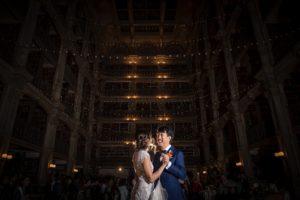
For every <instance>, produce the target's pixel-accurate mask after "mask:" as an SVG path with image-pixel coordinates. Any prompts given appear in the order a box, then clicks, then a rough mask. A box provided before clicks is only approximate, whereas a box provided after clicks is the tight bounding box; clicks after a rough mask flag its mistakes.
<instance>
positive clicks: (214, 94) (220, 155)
mask: <svg viewBox="0 0 300 200" xmlns="http://www.w3.org/2000/svg"><path fill="white" fill-rule="evenodd" d="M207 26H208V25H207V21H205V22H204V23H203V37H204V46H205V51H206V52H207V56H206V62H205V68H206V69H208V78H209V87H210V97H211V103H212V109H213V118H214V123H213V126H214V129H213V130H214V134H215V138H216V144H217V159H218V161H223V160H224V138H223V130H222V129H220V128H219V120H220V118H219V96H218V91H217V87H216V80H215V70H214V67H213V66H212V62H211V56H210V52H211V44H210V42H209V40H207V39H205V38H209V35H208V30H207Z"/></svg>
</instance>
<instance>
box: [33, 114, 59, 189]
mask: <svg viewBox="0 0 300 200" xmlns="http://www.w3.org/2000/svg"><path fill="white" fill-rule="evenodd" d="M57 126H58V119H57V109H53V110H52V112H51V113H50V114H49V115H48V119H47V129H46V133H45V137H44V144H43V150H42V153H41V156H40V162H39V171H38V183H39V185H46V184H47V173H48V164H49V162H51V161H52V159H53V158H52V156H53V151H54V146H55V138H56V129H57Z"/></svg>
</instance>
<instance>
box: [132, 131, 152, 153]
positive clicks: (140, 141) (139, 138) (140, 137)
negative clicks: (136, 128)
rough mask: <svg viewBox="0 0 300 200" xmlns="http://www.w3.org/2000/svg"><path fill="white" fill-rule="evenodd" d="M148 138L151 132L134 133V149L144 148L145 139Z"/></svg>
mask: <svg viewBox="0 0 300 200" xmlns="http://www.w3.org/2000/svg"><path fill="white" fill-rule="evenodd" d="M149 138H151V133H146V132H139V133H136V135H135V143H136V149H146V148H147V142H146V140H147V139H149Z"/></svg>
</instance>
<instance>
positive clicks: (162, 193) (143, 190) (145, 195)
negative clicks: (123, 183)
mask: <svg viewBox="0 0 300 200" xmlns="http://www.w3.org/2000/svg"><path fill="white" fill-rule="evenodd" d="M145 158H149V159H150V155H149V153H148V152H147V151H146V150H139V151H135V152H134V154H133V156H132V163H133V167H134V171H135V174H136V178H135V184H134V186H133V189H132V192H131V200H149V198H150V195H151V193H152V191H153V187H154V184H153V183H148V182H147V181H146V177H145V171H144V166H143V162H144V159H145ZM151 169H152V170H153V164H152V163H151ZM166 199H168V194H167V192H166V190H165V189H164V188H163V187H162V185H161V183H160V181H158V183H157V185H156V187H155V189H154V192H153V193H152V195H151V198H150V200H166Z"/></svg>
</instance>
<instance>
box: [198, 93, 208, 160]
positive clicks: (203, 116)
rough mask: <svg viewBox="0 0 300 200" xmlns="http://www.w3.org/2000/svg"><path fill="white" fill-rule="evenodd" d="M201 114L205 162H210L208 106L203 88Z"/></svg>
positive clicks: (200, 100)
mask: <svg viewBox="0 0 300 200" xmlns="http://www.w3.org/2000/svg"><path fill="white" fill-rule="evenodd" d="M199 102H200V115H201V127H202V128H201V129H202V130H201V132H202V138H203V141H202V146H203V154H204V164H208V163H209V159H210V152H209V141H208V134H207V130H206V123H207V117H206V108H205V106H206V105H205V98H204V92H203V88H202V89H201V92H200V99H199Z"/></svg>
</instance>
